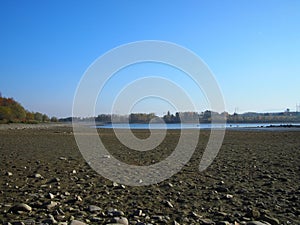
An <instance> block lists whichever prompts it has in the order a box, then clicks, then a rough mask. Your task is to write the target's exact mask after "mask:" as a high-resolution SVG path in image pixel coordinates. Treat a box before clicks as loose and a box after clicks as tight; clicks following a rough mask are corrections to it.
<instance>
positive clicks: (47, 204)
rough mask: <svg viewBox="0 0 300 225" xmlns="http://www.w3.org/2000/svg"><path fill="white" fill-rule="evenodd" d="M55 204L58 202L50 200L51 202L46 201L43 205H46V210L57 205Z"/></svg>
mask: <svg viewBox="0 0 300 225" xmlns="http://www.w3.org/2000/svg"><path fill="white" fill-rule="evenodd" d="M57 204H58V203H57V202H54V201H51V202H48V203H46V204H45V207H46V208H47V209H48V210H50V209H52V208H54V207H55V206H57Z"/></svg>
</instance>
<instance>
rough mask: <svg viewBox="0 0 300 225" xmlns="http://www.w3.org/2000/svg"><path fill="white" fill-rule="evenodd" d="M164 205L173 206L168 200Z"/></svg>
mask: <svg viewBox="0 0 300 225" xmlns="http://www.w3.org/2000/svg"><path fill="white" fill-rule="evenodd" d="M166 206H168V207H170V208H174V206H173V204H172V203H171V202H170V201H166Z"/></svg>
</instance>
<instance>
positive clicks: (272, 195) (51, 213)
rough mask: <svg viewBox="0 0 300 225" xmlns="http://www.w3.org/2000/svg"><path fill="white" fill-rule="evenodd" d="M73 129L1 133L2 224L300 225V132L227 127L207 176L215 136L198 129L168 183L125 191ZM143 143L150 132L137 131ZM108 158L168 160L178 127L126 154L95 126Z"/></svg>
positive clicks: (109, 131)
mask: <svg viewBox="0 0 300 225" xmlns="http://www.w3.org/2000/svg"><path fill="white" fill-rule="evenodd" d="M72 131H73V130H72V127H71V126H29V127H26V126H21V127H20V126H19V127H18V126H12V127H10V126H7V127H5V128H3V129H0V154H1V162H0V173H1V180H0V223H1V224H21V225H22V224H72V225H82V224H133V225H134V224H136V225H143V224H145V225H146V224H148V225H150V224H174V225H175V224H217V225H218V224H220V225H222V224H224V225H226V224H234V225H238V224H246V225H263V224H298V225H299V224H300V131H297V130H289V129H288V128H286V129H280V130H278V131H276V129H275V130H272V131H269V130H259V129H252V130H242V129H241V130H227V131H226V134H225V139H224V142H223V145H222V147H221V149H220V151H219V154H218V156H217V157H216V159H215V160H214V162H213V163H212V164H211V165H210V166H209V167H208V169H207V170H205V171H203V172H201V173H200V172H199V170H198V166H199V162H200V159H201V156H202V153H203V150H204V149H205V147H206V144H207V141H208V138H209V134H210V131H209V130H203V131H201V132H200V136H199V143H198V145H197V148H196V150H195V153H194V154H193V156H192V158H191V160H190V161H189V162H188V163H187V164H186V165H185V166H184V167H183V169H182V170H181V171H180V172H179V173H177V174H175V175H174V176H172V177H170V178H169V179H167V180H165V181H163V182H160V183H158V184H153V185H149V186H141V187H133V186H125V185H122V184H119V183H116V182H113V181H110V180H108V179H106V178H104V177H102V176H101V175H100V174H98V173H96V172H95V171H94V170H93V169H91V168H90V166H89V165H88V163H86V162H85V160H84V158H83V157H82V155H81V153H80V151H79V150H78V147H77V144H76V141H75V138H74V135H73V132H72ZM133 132H134V133H135V135H136V136H137V137H139V138H147V137H148V136H149V131H148V130H135V131H133ZM98 133H99V135H100V137H101V140H102V141H103V143H104V144H105V146H106V148H107V149H109V151H110V153H111V154H112V155H113V156H114V157H115V158H117V159H118V160H120V161H123V162H126V163H128V164H132V165H150V164H151V163H155V162H159V161H161V160H163V159H164V158H166V157H168V155H170V154H171V152H172V151H173V149H174V147H175V146H176V144H177V142H178V138H179V136H180V130H169V131H168V132H167V135H166V138H165V140H164V141H163V142H162V143H161V144H160V145H159V146H158V147H157V148H155V149H153V150H151V151H147V152H138V151H134V150H131V149H128V148H126V147H125V146H124V145H122V144H121V143H120V142H119V141H118V139H117V138H116V136H115V134H114V132H113V130H112V129H98Z"/></svg>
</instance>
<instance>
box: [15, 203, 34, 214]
mask: <svg viewBox="0 0 300 225" xmlns="http://www.w3.org/2000/svg"><path fill="white" fill-rule="evenodd" d="M31 210H32V208H31V207H30V206H29V205H27V204H24V203H20V204H17V205H14V206H13V207H11V208H10V209H9V212H13V213H17V212H31Z"/></svg>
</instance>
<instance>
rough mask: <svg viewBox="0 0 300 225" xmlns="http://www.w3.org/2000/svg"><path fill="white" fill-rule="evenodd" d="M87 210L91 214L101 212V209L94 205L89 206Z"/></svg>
mask: <svg viewBox="0 0 300 225" xmlns="http://www.w3.org/2000/svg"><path fill="white" fill-rule="evenodd" d="M88 210H89V211H90V212H91V213H93V212H98V211H101V208H100V207H98V206H96V205H89V207H88Z"/></svg>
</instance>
